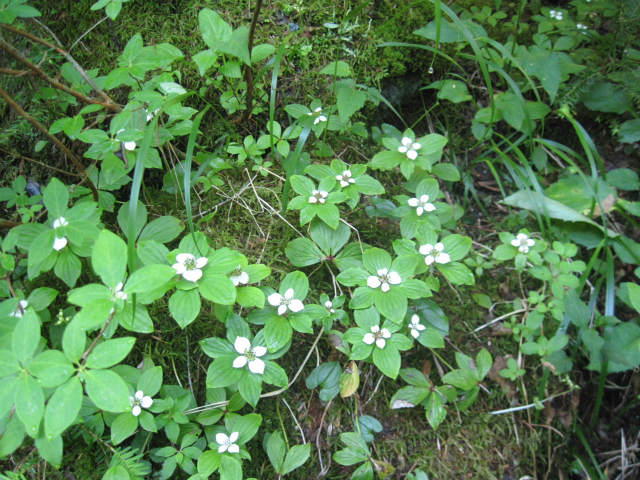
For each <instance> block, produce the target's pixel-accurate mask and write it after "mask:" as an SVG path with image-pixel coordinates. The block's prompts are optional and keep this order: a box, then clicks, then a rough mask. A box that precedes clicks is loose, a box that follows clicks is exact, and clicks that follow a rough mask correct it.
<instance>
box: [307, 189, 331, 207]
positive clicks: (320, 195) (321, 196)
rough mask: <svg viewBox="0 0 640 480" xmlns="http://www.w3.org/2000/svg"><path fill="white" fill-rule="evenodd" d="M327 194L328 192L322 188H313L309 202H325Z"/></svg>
mask: <svg viewBox="0 0 640 480" xmlns="http://www.w3.org/2000/svg"><path fill="white" fill-rule="evenodd" d="M328 196H329V193H328V192H325V191H324V190H313V191H312V192H311V196H310V197H309V203H321V204H322V203H325V202H326V201H327V197H328Z"/></svg>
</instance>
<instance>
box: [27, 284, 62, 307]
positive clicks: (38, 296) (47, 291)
mask: <svg viewBox="0 0 640 480" xmlns="http://www.w3.org/2000/svg"><path fill="white" fill-rule="evenodd" d="M57 296H58V291H57V290H56V289H54V288H49V287H39V288H36V289H35V290H32V291H31V293H30V294H29V297H28V298H27V300H28V302H29V306H30V307H33V309H34V310H35V311H36V312H39V311H40V310H44V309H45V308H47V307H48V306H49V305H51V303H52V302H53V301H54V300H55V299H56V297H57Z"/></svg>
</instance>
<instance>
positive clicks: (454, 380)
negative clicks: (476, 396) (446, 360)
mask: <svg viewBox="0 0 640 480" xmlns="http://www.w3.org/2000/svg"><path fill="white" fill-rule="evenodd" d="M442 381H443V382H445V383H448V384H449V385H453V386H454V387H456V388H459V389H460V390H471V389H472V388H473V387H475V386H476V385H477V383H478V381H477V380H476V379H475V378H474V375H473V372H472V371H471V370H466V369H456V370H452V371H450V372H448V373H446V374H445V375H444V376H443V377H442Z"/></svg>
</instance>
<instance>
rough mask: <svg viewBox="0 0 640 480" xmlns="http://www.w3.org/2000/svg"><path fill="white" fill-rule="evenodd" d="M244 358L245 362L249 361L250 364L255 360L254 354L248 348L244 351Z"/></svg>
mask: <svg viewBox="0 0 640 480" xmlns="http://www.w3.org/2000/svg"><path fill="white" fill-rule="evenodd" d="M244 356H245V357H247V360H249V361H250V362H253V361H254V360H255V359H256V354H255V353H254V352H253V350H252V349H250V348H247V349H246V350H245V352H244Z"/></svg>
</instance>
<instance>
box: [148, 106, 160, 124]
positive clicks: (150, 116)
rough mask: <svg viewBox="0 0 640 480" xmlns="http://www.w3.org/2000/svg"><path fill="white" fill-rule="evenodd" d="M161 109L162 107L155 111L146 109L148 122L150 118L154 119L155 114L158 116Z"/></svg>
mask: <svg viewBox="0 0 640 480" xmlns="http://www.w3.org/2000/svg"><path fill="white" fill-rule="evenodd" d="M159 111H160V109H159V108H156V109H155V110H154V111H153V112H149V110H146V109H145V112H146V114H147V117H146V119H147V122H148V121H149V120H152V119H153V117H155V116H156V113H158V112H159Z"/></svg>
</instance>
